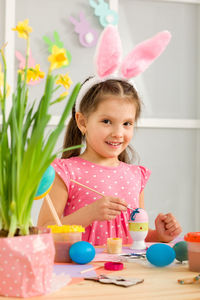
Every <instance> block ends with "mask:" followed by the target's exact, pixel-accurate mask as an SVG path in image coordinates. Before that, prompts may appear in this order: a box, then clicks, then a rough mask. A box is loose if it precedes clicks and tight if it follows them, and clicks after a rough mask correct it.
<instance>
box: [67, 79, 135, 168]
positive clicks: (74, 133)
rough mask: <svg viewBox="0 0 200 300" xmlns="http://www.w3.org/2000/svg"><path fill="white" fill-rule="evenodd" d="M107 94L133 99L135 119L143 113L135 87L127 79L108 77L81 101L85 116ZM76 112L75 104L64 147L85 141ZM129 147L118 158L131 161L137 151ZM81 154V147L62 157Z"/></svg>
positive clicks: (92, 88) (94, 86)
mask: <svg viewBox="0 0 200 300" xmlns="http://www.w3.org/2000/svg"><path fill="white" fill-rule="evenodd" d="M87 80H89V79H87ZM87 80H86V81H87ZM86 81H85V82H86ZM85 82H84V83H85ZM84 83H83V84H84ZM107 95H117V96H120V97H125V98H127V99H128V100H130V101H132V102H133V103H134V105H135V107H136V115H135V121H137V119H138V118H139V116H140V113H141V101H140V99H139V96H138V93H137V91H136V90H135V88H134V87H133V86H132V85H131V84H130V83H128V82H127V81H125V80H116V79H108V80H106V81H102V82H100V83H97V84H95V85H93V86H92V87H91V88H90V89H89V90H88V91H87V92H86V94H85V95H84V97H83V99H82V101H81V103H80V112H81V113H82V114H83V115H85V116H89V115H90V114H91V113H92V112H94V111H95V110H96V109H97V107H98V104H99V103H100V102H101V100H102V99H104V97H105V96H107ZM75 113H76V111H75V105H74V107H73V109H72V117H71V119H70V121H69V124H68V127H67V131H66V134H65V138H64V144H63V148H67V147H70V146H75V145H80V144H82V142H83V138H84V137H83V136H82V133H81V131H80V130H79V128H78V126H77V124H76V120H75ZM127 148H128V149H127ZM127 148H126V149H125V150H124V151H123V152H122V153H121V154H120V155H119V157H118V158H119V160H120V161H123V162H126V163H130V162H131V161H132V159H133V158H135V151H134V150H133V149H132V147H131V146H130V145H129V146H128V147H127ZM79 155H80V148H78V149H74V150H70V151H65V152H63V154H62V158H69V157H72V156H79ZM130 155H131V158H130Z"/></svg>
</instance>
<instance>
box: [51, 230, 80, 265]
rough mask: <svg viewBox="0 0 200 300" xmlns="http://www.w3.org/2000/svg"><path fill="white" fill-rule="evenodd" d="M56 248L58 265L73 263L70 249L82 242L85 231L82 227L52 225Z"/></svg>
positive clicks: (55, 260)
mask: <svg viewBox="0 0 200 300" xmlns="http://www.w3.org/2000/svg"><path fill="white" fill-rule="evenodd" d="M48 228H51V232H52V235H53V240H54V246H55V259H54V262H57V263H67V262H71V258H70V256H69V248H70V247H71V245H72V244H74V243H76V242H79V241H81V240H82V232H85V229H84V228H83V227H82V226H80V225H62V226H57V225H50V226H48Z"/></svg>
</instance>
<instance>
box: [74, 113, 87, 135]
mask: <svg viewBox="0 0 200 300" xmlns="http://www.w3.org/2000/svg"><path fill="white" fill-rule="evenodd" d="M75 119H76V124H77V126H78V128H79V130H80V131H81V133H82V135H84V134H85V133H86V118H85V117H84V115H83V114H82V113H81V112H76V114H75Z"/></svg>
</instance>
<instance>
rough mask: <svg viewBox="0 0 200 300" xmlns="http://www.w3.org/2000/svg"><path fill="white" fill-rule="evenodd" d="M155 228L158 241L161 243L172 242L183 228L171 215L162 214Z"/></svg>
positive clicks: (156, 221)
mask: <svg viewBox="0 0 200 300" xmlns="http://www.w3.org/2000/svg"><path fill="white" fill-rule="evenodd" d="M155 227H156V232H157V237H158V240H159V241H161V242H166V243H168V242H170V241H172V240H173V239H175V238H176V237H177V236H178V235H179V234H180V233H181V232H182V228H181V226H180V224H179V223H178V221H177V220H176V218H175V217H174V216H173V215H172V214H171V213H168V214H165V215H164V214H162V213H160V214H159V215H158V216H157V218H156V220H155Z"/></svg>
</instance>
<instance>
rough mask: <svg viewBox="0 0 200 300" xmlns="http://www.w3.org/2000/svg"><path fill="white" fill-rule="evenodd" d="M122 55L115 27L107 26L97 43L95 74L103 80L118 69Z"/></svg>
mask: <svg viewBox="0 0 200 300" xmlns="http://www.w3.org/2000/svg"><path fill="white" fill-rule="evenodd" d="M121 54H122V46H121V40H120V36H119V33H118V30H117V28H116V27H115V26H112V25H109V26H107V27H106V28H105V29H104V30H103V32H102V34H101V36H100V39H99V41H98V45H97V48H96V53H95V58H94V59H95V66H96V72H97V74H98V76H99V77H101V78H103V77H105V76H108V75H110V74H113V72H114V71H115V70H117V69H118V68H119V64H120V59H121Z"/></svg>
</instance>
